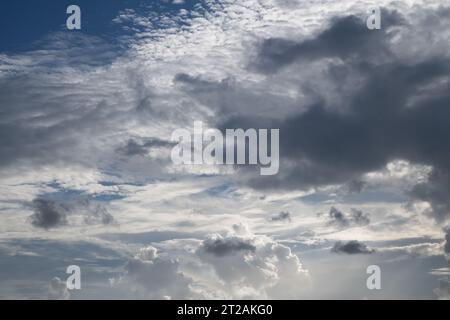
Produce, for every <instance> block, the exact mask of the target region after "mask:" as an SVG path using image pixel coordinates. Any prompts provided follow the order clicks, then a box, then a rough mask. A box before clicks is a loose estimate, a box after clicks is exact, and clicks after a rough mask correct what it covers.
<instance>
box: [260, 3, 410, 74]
mask: <svg viewBox="0 0 450 320" xmlns="http://www.w3.org/2000/svg"><path fill="white" fill-rule="evenodd" d="M401 22H402V19H401V18H400V16H399V15H398V14H397V13H395V12H388V11H384V12H383V23H384V25H385V26H393V25H397V24H400V23H401ZM386 31H387V28H383V29H381V30H379V31H378V32H372V31H371V30H369V29H368V28H367V27H366V25H365V23H362V21H361V19H359V18H358V17H356V16H347V17H341V18H337V19H335V20H334V21H333V22H332V27H330V28H328V29H326V30H325V31H323V32H322V33H320V34H319V35H318V36H317V37H316V38H313V39H307V40H304V41H301V42H297V41H295V40H290V39H283V38H270V39H266V40H264V41H263V42H262V44H261V47H260V48H259V54H258V56H257V59H256V62H254V64H253V67H255V68H256V69H257V70H259V71H262V72H276V71H278V70H279V69H280V68H283V67H286V66H288V65H290V64H292V63H294V62H296V61H299V60H301V61H311V60H317V59H321V58H326V57H338V58H340V59H343V60H346V59H355V58H358V59H359V58H362V57H371V58H373V57H374V54H373V53H374V52H376V54H377V57H378V58H380V57H382V56H389V55H391V53H390V50H389V47H388V46H387V45H382V46H380V44H381V43H383V44H384V43H385V42H387V41H388V37H386Z"/></svg>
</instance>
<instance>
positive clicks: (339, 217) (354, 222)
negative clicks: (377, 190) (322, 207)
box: [328, 207, 370, 228]
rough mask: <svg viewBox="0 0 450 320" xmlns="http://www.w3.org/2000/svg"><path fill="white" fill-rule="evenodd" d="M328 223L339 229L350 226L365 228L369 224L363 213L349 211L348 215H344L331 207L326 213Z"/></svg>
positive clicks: (355, 210) (368, 219) (354, 210)
mask: <svg viewBox="0 0 450 320" xmlns="http://www.w3.org/2000/svg"><path fill="white" fill-rule="evenodd" d="M328 218H329V223H330V224H331V225H335V226H337V227H340V228H346V227H350V226H366V225H368V224H370V216H369V214H367V213H363V212H362V211H361V210H357V209H351V213H350V214H345V213H343V212H342V211H340V210H338V209H336V208H335V207H331V208H330V211H329V212H328Z"/></svg>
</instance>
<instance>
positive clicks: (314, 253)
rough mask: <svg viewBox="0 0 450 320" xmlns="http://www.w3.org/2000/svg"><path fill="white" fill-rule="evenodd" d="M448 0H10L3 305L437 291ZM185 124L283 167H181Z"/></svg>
mask: <svg viewBox="0 0 450 320" xmlns="http://www.w3.org/2000/svg"><path fill="white" fill-rule="evenodd" d="M446 2H447V1H444V0H427V1H422V0H417V1H413V0H397V1H385V0H382V1H368V0H367V1H366V0H364V1H354V0H343V1H339V2H337V1H332V0H308V1H306V0H216V1H212V0H201V1H188V0H185V1H182V0H175V1H173V0H161V1H143V0H140V1H139V0H129V1H120V2H118V1H117V2H113V1H106V0H95V1H87V0H86V1H84V0H83V1H81V0H77V1H48V0H45V1H39V2H36V1H23V0H18V1H17V0H16V1H12V0H6V1H2V2H1V4H0V299H449V298H450V282H449V275H450V265H449V261H450V224H449V218H450V151H449V148H448V141H449V140H450V125H449V124H450V123H449V122H450V120H449V119H450V109H449V105H450V90H449V89H450V47H449V46H450V44H449V42H448V39H449V36H450V6H449V5H448V3H446ZM71 4H77V5H78V6H79V7H80V9H81V23H82V27H81V30H68V29H67V27H66V19H67V17H68V14H67V13H66V8H67V6H69V5H71ZM374 5H376V6H379V7H380V8H381V15H380V16H381V28H380V29H379V30H369V29H368V28H367V26H366V20H367V19H368V17H369V16H370V14H371V9H372V8H373V6H374ZM195 121H202V122H203V123H204V125H205V126H208V127H210V128H218V129H220V130H225V129H227V128H244V129H248V128H256V129H264V128H266V129H267V128H269V129H275V128H276V129H279V130H280V131H279V132H280V140H279V145H280V161H279V172H278V173H277V174H276V175H270V176H262V175H260V174H259V168H256V167H255V166H246V165H239V166H232V165H176V164H174V163H173V162H172V160H171V150H172V148H173V146H174V142H173V141H172V140H171V136H172V132H173V131H174V130H176V129H180V128H187V129H189V130H192V128H193V126H194V122H195ZM71 265H76V266H79V268H80V270H81V289H69V288H67V286H66V279H67V278H68V277H69V276H70V275H69V274H67V273H66V270H67V268H68V266H71ZM373 265H375V266H378V267H379V269H380V275H381V288H380V289H372V290H371V289H370V288H368V286H367V279H368V277H369V276H370V274H368V273H367V268H368V267H369V266H373Z"/></svg>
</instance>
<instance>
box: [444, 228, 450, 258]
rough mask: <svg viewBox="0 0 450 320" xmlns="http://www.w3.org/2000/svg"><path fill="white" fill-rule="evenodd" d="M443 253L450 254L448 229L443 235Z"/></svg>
mask: <svg viewBox="0 0 450 320" xmlns="http://www.w3.org/2000/svg"><path fill="white" fill-rule="evenodd" d="M444 252H445V253H448V254H450V229H447V230H446V233H445V244H444Z"/></svg>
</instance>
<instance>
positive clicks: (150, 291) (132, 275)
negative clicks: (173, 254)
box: [113, 246, 192, 299]
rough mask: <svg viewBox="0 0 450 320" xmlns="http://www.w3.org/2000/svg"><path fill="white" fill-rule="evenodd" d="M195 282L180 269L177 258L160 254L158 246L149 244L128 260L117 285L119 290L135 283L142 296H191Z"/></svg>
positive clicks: (157, 297) (156, 297)
mask: <svg viewBox="0 0 450 320" xmlns="http://www.w3.org/2000/svg"><path fill="white" fill-rule="evenodd" d="M191 282H192V281H191V279H189V278H188V277H186V276H185V275H184V274H183V273H182V272H180V271H179V262H178V261H177V260H176V259H170V258H164V257H160V256H159V255H158V251H157V249H156V248H154V247H152V246H148V247H145V248H142V249H141V250H140V252H139V253H138V254H136V256H135V257H134V258H132V259H130V260H129V261H128V262H127V264H126V266H125V273H124V275H123V276H122V277H121V278H120V279H117V280H115V281H113V285H114V287H116V288H117V289H120V288H124V287H125V288H127V287H128V288H129V287H130V286H131V287H132V288H134V294H135V297H136V298H140V299H187V298H189V297H190V295H191V289H190V285H191Z"/></svg>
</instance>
